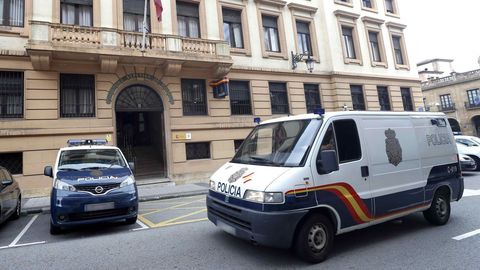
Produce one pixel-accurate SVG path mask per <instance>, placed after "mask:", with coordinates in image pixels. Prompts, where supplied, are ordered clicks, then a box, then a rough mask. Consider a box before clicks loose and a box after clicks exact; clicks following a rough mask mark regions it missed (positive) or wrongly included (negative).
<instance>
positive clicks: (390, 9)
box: [385, 0, 397, 14]
mask: <svg viewBox="0 0 480 270" xmlns="http://www.w3.org/2000/svg"><path fill="white" fill-rule="evenodd" d="M385 9H386V11H387V13H391V14H395V13H397V12H396V10H395V3H394V0H385Z"/></svg>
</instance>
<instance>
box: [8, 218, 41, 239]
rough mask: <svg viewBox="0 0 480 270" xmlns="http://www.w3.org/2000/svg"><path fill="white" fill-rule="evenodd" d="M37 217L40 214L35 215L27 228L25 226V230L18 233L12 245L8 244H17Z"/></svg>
mask: <svg viewBox="0 0 480 270" xmlns="http://www.w3.org/2000/svg"><path fill="white" fill-rule="evenodd" d="M37 218H38V215H35V216H33V217H32V219H30V221H29V222H28V223H27V225H26V226H25V228H23V230H22V231H21V232H20V233H19V234H18V235H17V237H15V239H13V241H12V243H10V245H8V246H9V247H13V246H15V245H16V244H17V243H18V241H20V238H22V236H23V235H24V234H25V233H26V232H27V230H28V229H29V228H30V226H32V223H33V222H34V221H35V219H37Z"/></svg>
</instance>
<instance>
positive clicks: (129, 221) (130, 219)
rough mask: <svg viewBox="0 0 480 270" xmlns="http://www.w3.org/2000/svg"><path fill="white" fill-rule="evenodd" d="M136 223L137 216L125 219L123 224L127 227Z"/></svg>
mask: <svg viewBox="0 0 480 270" xmlns="http://www.w3.org/2000/svg"><path fill="white" fill-rule="evenodd" d="M136 222H137V216H134V217H131V218H126V219H125V224H127V225H132V224H135V223H136Z"/></svg>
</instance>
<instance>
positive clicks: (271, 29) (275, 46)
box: [262, 15, 280, 52]
mask: <svg viewBox="0 0 480 270" xmlns="http://www.w3.org/2000/svg"><path fill="white" fill-rule="evenodd" d="M277 20H278V18H277V17H273V16H267V15H262V23H263V35H264V39H265V50H266V51H268V52H280V41H279V37H278V25H277Z"/></svg>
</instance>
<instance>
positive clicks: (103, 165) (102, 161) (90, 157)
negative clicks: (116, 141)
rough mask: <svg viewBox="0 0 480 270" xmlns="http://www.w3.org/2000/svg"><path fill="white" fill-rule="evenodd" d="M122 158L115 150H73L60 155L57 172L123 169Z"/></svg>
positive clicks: (123, 162)
mask: <svg viewBox="0 0 480 270" xmlns="http://www.w3.org/2000/svg"><path fill="white" fill-rule="evenodd" d="M125 167H126V163H125V161H124V159H123V156H122V155H121V154H120V152H119V151H118V150H116V149H75V150H73V149H72V150H64V151H62V153H61V154H60V160H59V162H58V170H73V171H83V170H102V169H111V168H112V169H118V168H125Z"/></svg>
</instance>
